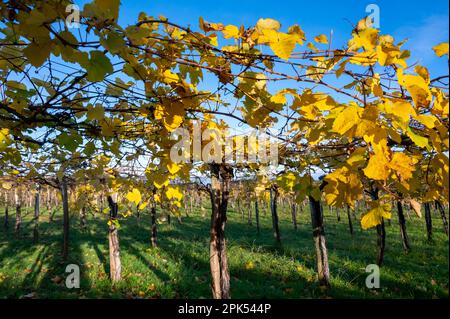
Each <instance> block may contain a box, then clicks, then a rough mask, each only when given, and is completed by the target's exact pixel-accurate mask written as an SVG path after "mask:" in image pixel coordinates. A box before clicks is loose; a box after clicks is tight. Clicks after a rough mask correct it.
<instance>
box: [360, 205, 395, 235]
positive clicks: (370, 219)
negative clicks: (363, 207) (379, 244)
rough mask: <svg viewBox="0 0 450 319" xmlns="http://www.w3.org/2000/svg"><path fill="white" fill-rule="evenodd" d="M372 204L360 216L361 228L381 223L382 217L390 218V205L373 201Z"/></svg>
mask: <svg viewBox="0 0 450 319" xmlns="http://www.w3.org/2000/svg"><path fill="white" fill-rule="evenodd" d="M374 206H375V207H373V208H372V209H371V210H369V211H368V212H367V213H366V214H365V215H364V216H363V217H362V218H361V227H362V229H369V228H372V227H375V226H377V225H380V224H381V221H382V218H386V219H390V218H391V206H390V205H389V204H381V203H379V202H378V201H376V202H374Z"/></svg>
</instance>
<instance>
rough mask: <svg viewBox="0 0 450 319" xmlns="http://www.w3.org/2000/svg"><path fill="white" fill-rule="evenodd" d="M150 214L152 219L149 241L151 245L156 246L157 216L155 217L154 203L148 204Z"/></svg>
mask: <svg viewBox="0 0 450 319" xmlns="http://www.w3.org/2000/svg"><path fill="white" fill-rule="evenodd" d="M150 216H151V219H152V232H151V236H150V241H151V244H152V247H157V246H158V242H157V238H158V227H157V223H156V222H157V217H156V204H155V203H152V205H151V206H150Z"/></svg>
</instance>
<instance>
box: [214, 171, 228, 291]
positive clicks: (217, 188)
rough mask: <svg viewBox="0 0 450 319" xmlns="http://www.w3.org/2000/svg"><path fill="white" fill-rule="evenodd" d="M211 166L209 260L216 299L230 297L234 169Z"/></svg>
mask: <svg viewBox="0 0 450 319" xmlns="http://www.w3.org/2000/svg"><path fill="white" fill-rule="evenodd" d="M210 167H211V189H210V190H209V191H210V197H211V208H212V211H211V228H210V235H211V237H210V245H209V249H210V250H209V256H210V258H209V261H210V268H211V277H212V282H211V289H212V295H213V298H214V299H229V298H230V272H229V269H228V258H227V250H226V241H225V225H226V221H227V205H228V198H229V192H230V181H231V178H232V176H233V169H232V168H231V167H230V166H228V165H226V164H216V163H212V164H210Z"/></svg>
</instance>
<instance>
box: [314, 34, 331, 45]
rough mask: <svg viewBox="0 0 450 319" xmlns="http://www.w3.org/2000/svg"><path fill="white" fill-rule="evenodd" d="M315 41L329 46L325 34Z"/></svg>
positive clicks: (317, 37)
mask: <svg viewBox="0 0 450 319" xmlns="http://www.w3.org/2000/svg"><path fill="white" fill-rule="evenodd" d="M314 41H316V42H318V43H323V44H328V38H327V36H326V35H325V34H321V35H318V36H316V37H315V38H314Z"/></svg>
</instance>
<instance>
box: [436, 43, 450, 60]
mask: <svg viewBox="0 0 450 319" xmlns="http://www.w3.org/2000/svg"><path fill="white" fill-rule="evenodd" d="M433 50H434V53H436V55H437V56H438V57H441V56H443V55H445V54H447V55H448V42H443V43H441V44H438V45H436V46H434V47H433Z"/></svg>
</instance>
